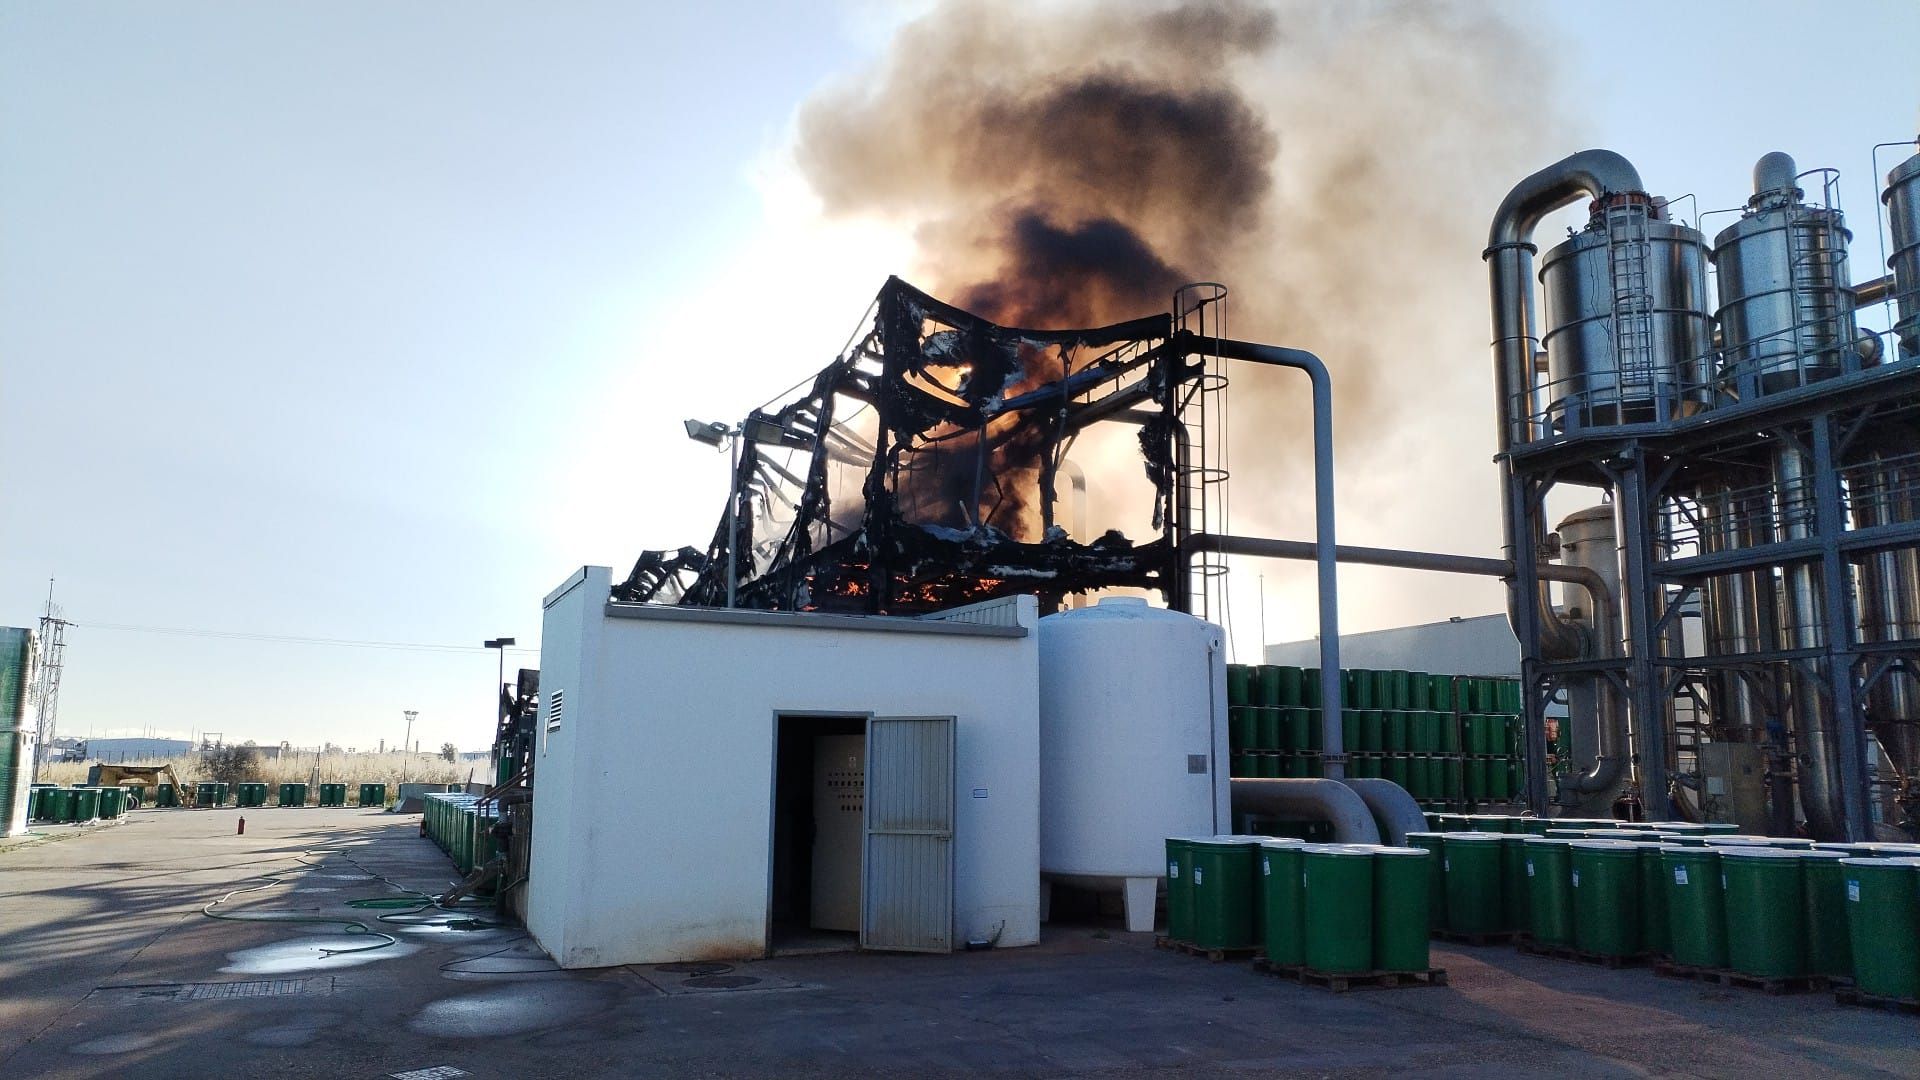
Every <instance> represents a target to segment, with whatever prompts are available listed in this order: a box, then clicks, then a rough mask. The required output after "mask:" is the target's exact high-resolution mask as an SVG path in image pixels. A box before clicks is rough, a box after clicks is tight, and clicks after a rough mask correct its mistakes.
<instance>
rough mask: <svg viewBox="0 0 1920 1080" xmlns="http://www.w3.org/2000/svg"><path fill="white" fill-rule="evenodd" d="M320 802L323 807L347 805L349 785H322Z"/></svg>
mask: <svg viewBox="0 0 1920 1080" xmlns="http://www.w3.org/2000/svg"><path fill="white" fill-rule="evenodd" d="M319 801H320V805H321V806H345V805H347V785H345V784H321V785H320V800H319Z"/></svg>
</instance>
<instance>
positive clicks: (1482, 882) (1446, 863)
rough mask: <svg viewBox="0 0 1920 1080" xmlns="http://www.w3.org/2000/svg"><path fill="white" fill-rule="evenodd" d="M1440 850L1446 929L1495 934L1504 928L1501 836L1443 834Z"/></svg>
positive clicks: (1456, 931) (1458, 931)
mask: <svg viewBox="0 0 1920 1080" xmlns="http://www.w3.org/2000/svg"><path fill="white" fill-rule="evenodd" d="M1440 850H1441V860H1440V862H1441V868H1442V869H1443V870H1444V871H1445V873H1446V875H1447V929H1449V930H1451V931H1453V932H1454V933H1456V934H1493V933H1498V932H1499V931H1501V930H1503V929H1505V927H1506V923H1507V919H1506V909H1505V905H1504V903H1503V899H1504V896H1505V888H1504V886H1503V885H1502V883H1501V879H1500V870H1501V839H1500V834H1499V833H1486V832H1450V833H1444V834H1442V836H1441V849H1440Z"/></svg>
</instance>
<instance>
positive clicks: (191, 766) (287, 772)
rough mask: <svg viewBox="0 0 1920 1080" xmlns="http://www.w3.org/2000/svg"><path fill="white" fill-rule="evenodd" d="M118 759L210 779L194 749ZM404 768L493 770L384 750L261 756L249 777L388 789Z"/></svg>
mask: <svg viewBox="0 0 1920 1080" xmlns="http://www.w3.org/2000/svg"><path fill="white" fill-rule="evenodd" d="M93 764H94V762H91V761H57V762H52V763H50V764H48V765H46V766H45V767H44V769H43V770H42V773H41V776H40V778H39V781H38V782H40V783H43V784H84V783H86V782H87V769H88V767H89V766H91V765H93ZM117 764H126V765H171V766H173V771H174V775H176V776H178V777H179V778H180V781H181V783H185V784H191V783H193V782H195V781H196V780H202V779H211V777H209V776H208V775H207V770H206V769H205V767H203V766H202V764H201V762H200V755H199V754H180V755H177V756H175V757H169V758H149V759H146V760H141V761H128V762H119V763H117ZM403 769H404V771H405V774H406V779H407V782H408V783H414V784H463V783H466V782H468V780H469V779H471V780H472V781H473V782H475V783H483V784H484V783H488V782H490V781H491V780H492V773H491V771H490V769H489V767H488V765H487V763H486V762H485V761H460V762H453V763H449V762H448V761H446V760H445V759H444V758H440V757H437V756H434V755H430V754H402V753H399V752H397V751H394V752H389V753H385V754H345V753H334V754H318V755H316V754H313V753H305V754H290V755H287V756H285V757H280V758H261V759H260V763H259V767H258V768H257V769H256V770H255V772H256V773H257V774H258V775H255V776H252V777H249V779H251V780H255V781H260V782H264V783H268V784H321V783H345V784H349V785H358V784H386V785H387V790H388V791H389V792H391V791H392V790H393V789H394V785H396V784H398V783H400V777H401V773H402V770H403Z"/></svg>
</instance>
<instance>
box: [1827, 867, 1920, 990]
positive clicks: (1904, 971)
mask: <svg viewBox="0 0 1920 1080" xmlns="http://www.w3.org/2000/svg"><path fill="white" fill-rule="evenodd" d="M1840 865H1841V866H1843V867H1845V868H1846V888H1847V931H1848V936H1849V938H1850V942H1849V943H1850V944H1851V945H1852V947H1853V985H1854V986H1855V987H1856V988H1858V989H1859V990H1861V991H1862V992H1864V993H1868V994H1873V995H1876V996H1878V997H1889V998H1899V999H1901V1000H1903V1001H1915V1000H1920V877H1916V875H1920V859H1909V858H1902V859H1847V860H1845V861H1844V862H1842V863H1841V864H1840Z"/></svg>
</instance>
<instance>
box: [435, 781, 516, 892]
mask: <svg viewBox="0 0 1920 1080" xmlns="http://www.w3.org/2000/svg"><path fill="white" fill-rule="evenodd" d="M497 820H499V818H498V816H497V815H496V814H495V812H494V804H493V802H492V801H491V800H487V799H482V798H480V797H478V796H475V795H465V794H461V793H458V792H448V793H444V794H442V793H435V794H431V795H426V796H424V797H423V798H422V827H423V829H424V830H425V832H426V834H427V838H428V839H430V840H432V841H433V842H434V843H436V844H438V845H440V850H442V851H444V852H446V853H447V854H448V855H449V856H451V857H452V859H453V865H454V869H456V870H458V871H459V872H460V873H461V874H462V875H466V874H470V873H472V872H473V868H474V867H476V866H484V865H486V863H487V860H489V859H491V858H493V857H494V855H495V854H497V852H498V849H497V845H496V844H495V842H494V839H493V825H494V822H495V821H497Z"/></svg>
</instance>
